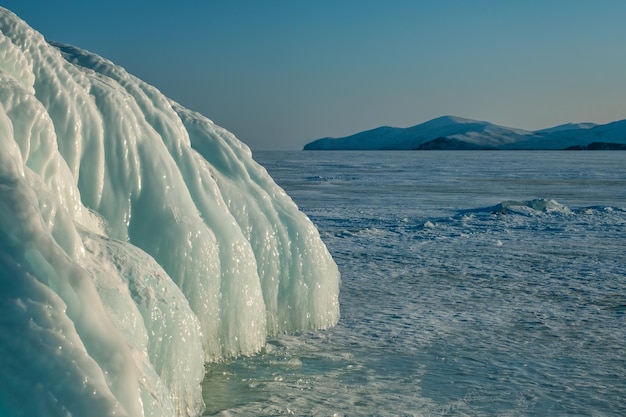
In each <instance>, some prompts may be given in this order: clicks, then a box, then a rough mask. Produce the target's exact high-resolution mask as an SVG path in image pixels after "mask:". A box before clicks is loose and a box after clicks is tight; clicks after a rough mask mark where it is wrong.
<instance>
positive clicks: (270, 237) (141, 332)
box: [0, 8, 339, 417]
mask: <svg viewBox="0 0 626 417" xmlns="http://www.w3.org/2000/svg"><path fill="white" fill-rule="evenodd" d="M0 56H1V57H2V59H0V147H1V148H2V151H1V152H0V286H1V287H0V288H1V289H2V291H0V317H1V318H0V415H2V416H90V417H100V416H113V415H115V416H133V417H138V416H155V417H156V416H167V417H172V416H195V415H199V414H200V413H201V412H202V409H203V404H202V398H201V388H200V381H201V380H202V377H203V375H204V363H205V361H211V360H217V359H219V358H223V357H226V356H232V355H239V354H250V353H254V352H256V351H257V350H259V349H260V348H261V347H262V346H263V345H264V344H265V340H266V337H267V335H268V334H275V333H279V332H284V331H296V330H304V329H317V328H326V327H329V326H332V325H333V324H335V323H336V322H337V320H338V317H339V306H338V290H339V272H338V270H337V266H336V265H335V263H334V261H333V260H332V258H331V257H330V255H329V253H328V251H327V249H326V247H325V246H324V244H323V243H322V241H321V240H320V237H319V234H318V232H317V230H316V228H315V227H314V226H313V224H312V223H311V222H310V221H309V219H308V218H307V217H306V216H305V215H304V214H303V213H301V212H300V211H299V210H298V209H297V207H296V205H295V204H294V203H293V202H292V200H291V199H290V198H289V197H288V196H287V195H286V194H285V193H284V191H283V190H282V189H280V188H279V187H278V186H277V185H276V184H275V183H274V182H273V181H272V179H271V178H270V177H269V175H268V174H267V172H266V171H265V170H264V169H263V168H262V167H261V166H259V165H258V164H256V163H255V162H254V161H253V160H252V157H251V153H250V151H249V149H248V148H247V147H246V146H245V145H244V144H242V143H241V142H239V141H238V140H237V139H236V138H235V137H234V136H233V135H232V134H231V133H229V132H228V131H226V130H224V129H222V128H220V127H218V126H216V125H214V124H213V123H212V122H211V121H210V120H208V119H206V118H205V117H203V116H201V115H200V114H197V113H194V112H192V111H189V110H187V109H185V108H183V107H182V106H180V105H179V104H177V103H174V102H172V101H171V100H169V99H168V98H166V97H164V96H163V95H162V94H160V93H159V91H158V90H157V89H155V88H154V87H151V86H149V85H147V84H146V83H144V82H142V81H141V80H139V79H137V78H135V77H133V76H131V75H129V74H128V73H126V72H125V71H124V69H122V68H121V67H119V66H116V65H114V64H113V63H111V62H110V61H107V60H105V59H103V58H101V57H99V56H96V55H94V54H91V53H89V52H86V51H82V50H79V49H77V48H74V47H70V46H66V45H59V44H49V43H47V42H46V41H45V40H44V38H43V37H42V36H41V35H40V34H39V33H37V32H36V31H35V30H33V29H31V28H30V27H29V26H28V25H27V24H26V23H24V22H23V21H21V20H20V19H19V18H18V17H16V16H15V15H14V14H13V13H11V12H10V11H8V10H6V9H3V8H0Z"/></svg>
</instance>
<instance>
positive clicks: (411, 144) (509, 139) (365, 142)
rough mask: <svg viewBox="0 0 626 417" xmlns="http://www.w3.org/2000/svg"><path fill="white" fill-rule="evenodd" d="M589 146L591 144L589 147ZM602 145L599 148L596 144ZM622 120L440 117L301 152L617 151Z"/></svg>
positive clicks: (624, 136) (625, 124) (623, 135)
mask: <svg viewBox="0 0 626 417" xmlns="http://www.w3.org/2000/svg"><path fill="white" fill-rule="evenodd" d="M592 144H596V145H593V146H590V145H592ZM597 144H603V145H600V146H599V145H597ZM618 145H626V120H618V121H615V122H611V123H607V124H602V125H598V124H595V123H589V122H581V123H566V124H562V125H558V126H554V127H551V128H546V129H540V130H535V131H531V130H524V129H517V128H512V127H507V126H502V125H497V124H494V123H491V122H487V121H479V120H473V119H467V118H463V117H459V116H451V115H445V116H440V117H437V118H434V119H431V120H428V121H426V122H423V123H420V124H417V125H415V126H410V127H406V128H400V127H392V126H380V127H377V128H373V129H369V130H364V131H361V132H357V133H354V134H352V135H349V136H344V137H339V138H332V137H326V138H321V139H317V140H314V141H312V142H309V143H307V144H306V145H305V146H304V149H303V150H435V149H437V150H559V149H561V150H563V149H623V148H624V147H623V146H618Z"/></svg>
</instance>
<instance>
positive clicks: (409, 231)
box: [205, 152, 626, 416]
mask: <svg viewBox="0 0 626 417" xmlns="http://www.w3.org/2000/svg"><path fill="white" fill-rule="evenodd" d="M254 156H255V158H256V159H257V160H258V161H259V162H261V164H263V165H264V166H266V167H267V169H268V171H269V172H270V174H271V175H273V177H274V178H275V179H276V180H277V182H278V183H279V184H280V185H281V186H283V187H284V188H285V190H286V191H287V192H288V193H289V194H290V195H291V196H292V197H293V199H294V200H295V201H296V203H297V204H298V205H299V206H300V208H301V209H302V210H303V211H305V212H306V213H307V214H308V215H309V216H311V218H312V220H313V221H314V222H315V223H316V225H317V226H318V227H319V229H320V231H321V234H322V238H323V239H324V241H325V242H326V243H327V245H328V247H329V249H330V251H331V253H332V254H333V257H334V259H335V260H336V262H337V264H338V265H339V268H340V270H341V272H342V287H341V295H340V301H341V306H342V318H341V320H340V322H339V325H338V326H337V327H336V328H334V329H331V330H329V331H325V332H321V333H312V334H307V335H305V336H306V337H304V338H296V337H292V336H284V337H280V338H277V339H274V340H271V341H270V342H269V344H268V347H267V348H266V350H265V351H264V352H263V354H261V355H259V356H256V357H250V358H242V359H239V360H236V361H232V362H227V363H222V364H219V365H218V366H215V367H211V369H210V370H209V373H208V374H207V378H206V379H205V384H206V386H209V387H210V388H211V389H210V391H211V392H218V391H219V389H221V390H222V391H221V392H222V393H223V394H222V395H221V396H218V397H213V398H211V397H210V396H209V397H206V396H205V400H206V402H207V405H208V410H207V414H209V415H210V414H220V413H222V414H227V413H230V414H232V415H249V414H250V413H261V414H270V415H282V414H294V415H333V414H336V415H389V416H392V415H472V416H476V415H485V416H488V415H511V416H514V415H524V416H527V415H564V414H567V415H591V414H593V415H607V416H609V415H617V414H621V413H623V412H624V411H626V400H624V398H626V355H625V354H624V349H623V346H624V343H625V342H626V326H624V325H625V324H626V323H625V320H626V316H625V313H626V295H625V294H626V266H625V264H624V262H623V253H624V250H625V249H626V240H625V237H624V236H625V234H624V232H626V211H625V210H624V208H625V207H626V203H625V202H626V186H625V185H626V163H625V162H623V161H624V159H623V155H622V154H621V153H617V152H614V153H611V152H608V153H607V152H600V153H585V152H582V153H581V152H574V153H573V152H548V153H537V152H494V153H489V152H488V153H485V152H450V153H449V152H431V153H421V152H418V153H398V152H381V153H379V152H372V153H352V152H327V153H324V152H320V153H318V152H311V153H309V152H301V153H260V154H258V155H254ZM223 410H228V411H227V412H226V411H223Z"/></svg>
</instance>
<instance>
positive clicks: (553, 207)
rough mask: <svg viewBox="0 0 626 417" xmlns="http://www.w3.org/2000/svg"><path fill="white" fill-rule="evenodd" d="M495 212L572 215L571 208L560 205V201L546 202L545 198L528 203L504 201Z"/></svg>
mask: <svg viewBox="0 0 626 417" xmlns="http://www.w3.org/2000/svg"><path fill="white" fill-rule="evenodd" d="M494 211H495V212H496V213H501V214H507V213H517V214H525V215H533V214H536V213H538V212H541V213H562V214H571V213H572V211H571V210H570V209H569V207H567V206H564V205H562V204H560V203H559V202H558V201H555V200H546V199H543V198H537V199H534V200H528V201H515V200H509V201H503V202H502V203H500V204H498V205H497V206H496V207H495V209H494Z"/></svg>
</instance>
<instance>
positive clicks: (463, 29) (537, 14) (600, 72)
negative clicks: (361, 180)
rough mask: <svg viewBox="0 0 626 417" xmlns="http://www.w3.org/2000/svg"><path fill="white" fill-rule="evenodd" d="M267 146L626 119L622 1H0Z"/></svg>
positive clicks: (625, 7) (46, 31)
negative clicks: (383, 130) (480, 123)
mask: <svg viewBox="0 0 626 417" xmlns="http://www.w3.org/2000/svg"><path fill="white" fill-rule="evenodd" d="M0 5H2V6H4V7H7V8H9V9H10V10H12V11H13V12H15V13H17V14H18V15H19V16H20V17H21V18H22V19H24V20H26V22H28V23H29V24H30V25H31V26H32V27H34V28H35V29H37V30H38V31H39V32H41V33H42V34H43V35H44V36H45V37H46V38H47V39H49V40H54V41H59V42H66V43H69V44H72V45H75V46H78V47H81V48H84V49H88V50H91V51H93V52H96V53H98V54H99V55H102V56H104V57H105V58H108V59H110V60H112V61H113V62H115V63H117V64H119V65H121V66H123V67H125V68H126V69H127V70H128V71H129V72H130V73H132V74H134V75H136V76H138V77H139V78H142V79H143V80H145V81H147V82H149V83H150V84H153V85H155V86H156V87H157V88H159V89H160V90H161V91H162V92H163V93H164V94H165V95H167V96H168V97H171V98H172V99H174V100H176V101H178V102H180V103H181V104H183V105H184V106H186V107H189V108H191V109H193V110H196V111H199V112H201V113H202V114H204V115H206V116H207V117H209V118H210V119H212V120H213V121H214V122H215V123H217V124H219V125H221V126H223V127H225V128H226V129H228V130H230V131H231V132H233V133H235V134H236V135H237V137H238V138H239V139H241V140H242V141H244V142H246V143H247V144H248V145H249V146H250V147H251V148H252V149H253V150H278V149H301V148H302V146H304V144H305V143H307V142H309V141H311V140H314V139H318V138H320V137H325V136H334V137H337V136H345V135H349V134H352V133H356V132H359V131H362V130H366V129H370V128H374V127H378V126H381V125H390V126H398V127H407V126H412V125H416V124H418V123H421V122H424V121H426V120H429V119H432V118H434V117H438V116H442V115H455V116H461V117H467V118H472V119H479V120H486V121H490V122H493V123H497V124H502V125H506V126H510V127H517V128H524V129H530V130H534V129H540V128H546V127H551V126H554V125H557V124H562V123H567V122H583V121H590V122H596V123H607V122H610V121H614V120H620V119H625V118H626V24H625V23H624V22H626V1H624V0H588V1H587V0H524V1H522V0H520V1H515V0H508V1H507V0H497V1H496V0H440V1H433V0H429V1H421V0H380V1H370V0H315V1H304V0H302V1H300V0H291V1H289V0H283V1H276V0H247V1H246V0H222V1H213V0H195V1H190V0H177V1H159V0H152V1H147V0H126V1H120V0H109V1H106V2H90V1H85V0H64V1H50V0H9V1H5V0H0Z"/></svg>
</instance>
